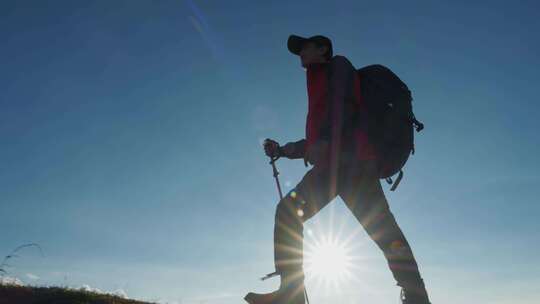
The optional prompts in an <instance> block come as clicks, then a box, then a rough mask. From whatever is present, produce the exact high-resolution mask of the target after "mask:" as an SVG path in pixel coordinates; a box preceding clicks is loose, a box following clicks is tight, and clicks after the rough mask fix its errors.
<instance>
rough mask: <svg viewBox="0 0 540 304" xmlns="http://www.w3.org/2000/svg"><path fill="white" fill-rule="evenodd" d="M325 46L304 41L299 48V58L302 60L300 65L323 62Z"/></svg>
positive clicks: (305, 65)
mask: <svg viewBox="0 0 540 304" xmlns="http://www.w3.org/2000/svg"><path fill="white" fill-rule="evenodd" d="M326 49H327V47H326V46H317V45H316V44H315V43H313V42H306V43H304V45H303V46H302V49H301V50H300V60H301V61H302V67H304V68H307V66H308V65H310V64H312V63H316V62H325V61H326V59H325V58H324V56H323V55H324V53H325V52H326Z"/></svg>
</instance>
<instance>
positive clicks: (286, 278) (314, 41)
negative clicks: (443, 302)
mask: <svg viewBox="0 0 540 304" xmlns="http://www.w3.org/2000/svg"><path fill="white" fill-rule="evenodd" d="M287 46H288V49H289V51H291V52H292V53H293V54H295V55H299V56H300V59H301V63H302V67H304V68H305V70H306V76H307V91H308V103H309V106H308V114H307V122H306V138H305V139H302V140H299V141H297V142H289V143H287V144H286V145H284V146H282V147H281V146H280V145H279V144H278V143H277V142H276V141H273V140H268V141H266V142H265V145H264V150H265V153H266V155H268V156H270V157H275V156H284V157H286V158H289V159H300V158H303V159H304V162H305V163H306V165H307V163H309V164H311V165H313V167H312V168H311V169H310V170H309V171H308V172H307V173H306V174H305V175H304V177H303V178H302V180H301V181H300V182H299V183H298V184H297V185H296V187H295V188H294V189H293V190H291V191H290V192H289V193H288V194H287V195H286V196H285V197H284V198H283V199H281V200H280V202H279V204H278V205H277V209H276V214H275V226H274V259H275V268H276V273H277V274H279V275H280V278H281V284H280V287H279V289H278V290H276V291H274V292H271V293H267V294H256V293H248V294H247V295H246V297H245V300H246V301H247V302H249V303H251V304H285V303H286V304H304V303H305V300H306V299H305V295H304V293H303V291H304V272H303V268H302V259H303V223H304V222H305V221H307V220H308V219H310V218H311V217H313V216H314V215H315V214H316V213H317V212H318V211H319V210H321V209H322V208H323V207H324V206H326V205H327V204H328V203H329V202H330V201H332V200H333V199H334V198H335V197H336V196H338V195H339V196H340V197H341V198H342V199H343V201H344V202H345V204H346V205H347V207H348V208H349V209H350V210H351V211H352V213H353V214H354V216H355V217H356V219H358V221H359V222H360V223H361V224H362V226H363V227H364V229H365V230H366V231H367V233H368V234H369V236H370V237H371V238H372V239H373V240H374V241H375V242H376V244H377V245H378V247H379V248H380V249H381V250H382V252H383V254H384V256H385V257H386V259H387V261H388V266H389V268H390V270H391V271H392V274H393V276H394V278H395V280H396V281H397V285H398V286H400V287H402V294H401V299H402V301H403V303H406V304H428V303H429V300H428V296H427V292H426V289H425V287H424V282H423V280H422V278H421V276H420V273H419V271H418V266H417V263H416V261H415V258H414V256H413V253H412V250H411V248H410V246H409V243H408V242H407V240H406V239H405V236H404V235H403V233H402V231H401V229H400V228H399V226H398V224H397V223H396V220H395V219H394V216H393V214H392V212H390V209H389V206H388V203H387V201H386V198H385V195H384V192H383V189H382V187H381V184H380V181H379V175H378V167H377V166H378V164H377V154H376V149H375V148H374V146H373V145H372V143H371V142H369V141H368V134H367V130H366V128H367V123H363V122H362V119H364V120H367V119H366V118H367V117H368V115H369V113H367V112H366V107H365V106H362V100H361V98H360V95H359V92H360V91H359V90H360V89H361V86H362V82H361V80H360V79H359V76H358V74H357V73H356V70H355V68H354V66H353V65H352V64H351V63H350V62H349V60H347V58H345V57H344V56H340V55H336V56H333V55H332V53H333V51H332V43H331V41H330V40H329V39H328V38H327V37H324V36H320V35H318V36H313V37H310V38H303V37H299V36H296V35H291V36H290V37H289V39H288V41H287ZM353 107H355V108H353ZM355 111H356V112H358V113H357V115H358V116H356V117H357V119H356V121H355V122H353V113H355ZM358 120H360V122H358ZM417 131H418V130H417ZM413 151H414V148H413Z"/></svg>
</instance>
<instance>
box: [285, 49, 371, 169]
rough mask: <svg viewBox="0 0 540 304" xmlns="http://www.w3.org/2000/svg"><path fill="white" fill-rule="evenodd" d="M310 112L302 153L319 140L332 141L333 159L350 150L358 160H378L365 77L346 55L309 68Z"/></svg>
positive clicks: (330, 146) (307, 71)
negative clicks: (362, 90) (364, 95)
mask: <svg viewBox="0 0 540 304" xmlns="http://www.w3.org/2000/svg"><path fill="white" fill-rule="evenodd" d="M306 79H307V93H308V114H307V119H306V138H305V140H300V141H298V142H296V145H297V146H298V149H295V150H297V151H298V152H299V153H298V156H300V155H301V157H303V156H304V154H305V151H306V150H307V149H309V147H310V146H311V145H313V144H314V143H316V142H317V141H319V140H325V141H327V142H328V143H329V154H328V156H329V157H330V159H335V158H336V157H338V156H339V155H342V152H346V151H347V152H350V153H352V155H355V157H356V158H357V159H361V160H365V159H376V154H375V149H374V146H373V145H372V144H370V143H369V141H368V137H367V119H366V117H367V111H366V105H365V103H364V102H363V99H362V98H361V95H360V88H361V79H359V76H358V73H357V72H356V69H355V68H354V66H353V65H352V64H351V63H350V62H349V60H347V58H345V57H344V56H340V55H336V56H334V57H332V59H330V60H329V61H328V62H325V63H315V64H311V65H309V66H308V67H307V69H306Z"/></svg>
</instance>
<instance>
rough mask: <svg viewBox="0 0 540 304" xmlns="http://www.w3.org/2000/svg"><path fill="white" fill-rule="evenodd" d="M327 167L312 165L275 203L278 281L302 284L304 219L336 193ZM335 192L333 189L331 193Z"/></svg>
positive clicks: (308, 217) (275, 252)
mask: <svg viewBox="0 0 540 304" xmlns="http://www.w3.org/2000/svg"><path fill="white" fill-rule="evenodd" d="M333 183H334V182H333V181H331V179H330V175H329V174H328V170H327V169H320V168H318V167H316V166H315V167H313V168H312V169H311V170H309V171H308V172H307V173H306V174H305V175H304V177H303V178H302V180H301V181H300V182H299V183H298V184H297V185H296V187H295V188H294V189H293V190H292V191H290V192H289V193H288V194H287V195H286V196H285V197H284V198H283V199H282V200H281V201H280V202H279V204H278V205H277V208H276V216H275V226H274V259H275V267H276V271H277V272H278V273H280V274H281V285H282V287H284V288H286V287H287V285H291V286H302V287H303V280H304V272H303V270H302V260H303V240H304V225H303V223H304V222H305V221H307V220H308V219H310V218H311V217H312V216H313V215H315V214H316V213H317V212H318V211H319V210H321V209H322V208H323V207H324V206H326V205H327V204H328V203H329V202H331V201H332V200H333V199H334V198H335V197H336V196H337V193H336V191H335V190H334V191H332V190H331V189H335V187H332V184H333ZM332 192H334V193H332Z"/></svg>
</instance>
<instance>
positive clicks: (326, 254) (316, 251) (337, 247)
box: [305, 238, 352, 285]
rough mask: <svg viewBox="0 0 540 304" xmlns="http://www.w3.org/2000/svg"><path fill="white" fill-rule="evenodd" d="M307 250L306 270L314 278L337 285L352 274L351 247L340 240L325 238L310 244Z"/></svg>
mask: <svg viewBox="0 0 540 304" xmlns="http://www.w3.org/2000/svg"><path fill="white" fill-rule="evenodd" d="M309 247H310V248H309V249H308V250H306V252H305V266H306V272H307V273H309V274H310V275H312V276H313V277H314V278H317V279H318V280H320V281H322V282H325V283H327V285H328V284H332V285H337V284H338V283H340V282H341V281H343V280H344V279H346V278H348V277H350V275H351V271H350V270H351V266H352V265H351V260H352V257H351V256H350V254H349V249H348V248H346V246H345V245H344V244H343V243H340V242H339V240H336V239H331V238H323V239H322V240H321V241H316V242H315V243H313V244H311V245H310V246H309Z"/></svg>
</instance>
